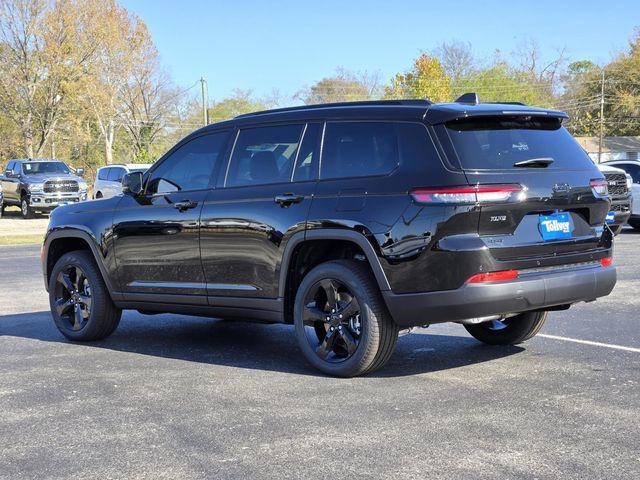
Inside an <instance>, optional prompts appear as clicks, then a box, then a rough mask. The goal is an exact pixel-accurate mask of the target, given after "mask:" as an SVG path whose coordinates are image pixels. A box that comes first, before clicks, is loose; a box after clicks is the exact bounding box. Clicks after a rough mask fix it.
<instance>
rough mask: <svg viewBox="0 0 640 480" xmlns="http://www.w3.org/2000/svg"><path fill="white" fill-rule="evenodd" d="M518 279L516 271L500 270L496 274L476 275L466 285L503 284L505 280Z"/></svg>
mask: <svg viewBox="0 0 640 480" xmlns="http://www.w3.org/2000/svg"><path fill="white" fill-rule="evenodd" d="M516 278H518V270H500V271H498V272H487V273H478V274H476V275H474V276H472V277H471V278H469V280H467V283H485V282H504V281H505V280H515V279H516Z"/></svg>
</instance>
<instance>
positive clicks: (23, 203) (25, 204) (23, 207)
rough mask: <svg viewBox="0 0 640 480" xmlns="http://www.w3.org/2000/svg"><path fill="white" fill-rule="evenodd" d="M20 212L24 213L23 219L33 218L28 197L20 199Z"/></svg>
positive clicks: (24, 196)
mask: <svg viewBox="0 0 640 480" xmlns="http://www.w3.org/2000/svg"><path fill="white" fill-rule="evenodd" d="M20 211H21V212H22V218H24V219H28V218H33V209H32V208H31V206H30V205H29V198H28V197H27V196H26V195H23V196H22V198H20Z"/></svg>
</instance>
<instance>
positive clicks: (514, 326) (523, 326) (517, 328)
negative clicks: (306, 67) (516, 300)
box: [464, 312, 547, 345]
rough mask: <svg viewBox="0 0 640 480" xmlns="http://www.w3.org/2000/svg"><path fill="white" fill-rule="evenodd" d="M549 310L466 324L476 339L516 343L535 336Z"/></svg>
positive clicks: (507, 343) (499, 342)
mask: <svg viewBox="0 0 640 480" xmlns="http://www.w3.org/2000/svg"><path fill="white" fill-rule="evenodd" d="M546 320H547V312H524V313H520V314H518V315H515V316H513V317H509V318H505V319H503V320H491V321H489V322H483V323H477V324H474V325H465V326H464V328H466V329H467V332H469V333H470V334H471V336H473V337H474V338H475V339H477V340H480V341H481V342H483V343H487V344H489V345H516V344H518V343H522V342H524V341H526V340H529V339H530V338H532V337H534V336H535V335H536V334H537V333H538V332H539V331H540V329H542V327H543V325H544V322H545V321H546Z"/></svg>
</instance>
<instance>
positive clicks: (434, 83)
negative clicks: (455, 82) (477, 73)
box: [385, 53, 451, 102]
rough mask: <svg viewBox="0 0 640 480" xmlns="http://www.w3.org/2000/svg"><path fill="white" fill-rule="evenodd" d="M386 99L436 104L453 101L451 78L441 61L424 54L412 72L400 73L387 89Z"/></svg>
mask: <svg viewBox="0 0 640 480" xmlns="http://www.w3.org/2000/svg"><path fill="white" fill-rule="evenodd" d="M385 98H427V99H429V100H432V101H434V102H446V101H450V100H451V78H449V76H448V75H447V74H446V73H445V71H444V68H443V67H442V64H441V63H440V61H439V60H438V59H437V58H435V57H430V56H429V55H427V54H426V53H422V54H421V55H420V56H419V57H418V58H417V59H416V60H415V61H414V63H413V66H412V68H411V69H410V70H408V71H406V72H405V73H398V74H396V76H395V77H394V78H393V79H392V80H391V85H389V86H387V87H386V88H385Z"/></svg>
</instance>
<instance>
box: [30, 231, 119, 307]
mask: <svg viewBox="0 0 640 480" xmlns="http://www.w3.org/2000/svg"><path fill="white" fill-rule="evenodd" d="M76 250H85V251H88V252H90V253H91V255H92V256H93V259H94V261H95V262H96V265H98V269H99V270H100V274H101V275H102V279H103V280H104V282H105V284H106V285H107V288H108V289H109V294H110V295H111V296H112V298H113V294H114V292H115V290H114V288H113V283H112V281H111V278H110V277H109V273H108V271H107V268H106V266H105V264H104V261H103V259H102V256H101V255H100V250H99V248H98V245H97V243H96V241H95V239H94V238H93V237H92V236H91V235H90V234H89V233H87V232H85V231H82V230H79V229H74V228H72V229H65V230H60V231H53V232H50V233H49V234H48V235H47V237H46V238H45V241H44V244H43V246H42V272H43V274H44V283H45V288H46V289H47V291H48V290H49V277H50V275H51V271H52V270H53V267H54V265H55V264H56V262H57V261H58V259H60V257H61V256H62V255H64V254H65V253H69V252H73V251H76ZM114 300H116V299H115V298H114Z"/></svg>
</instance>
